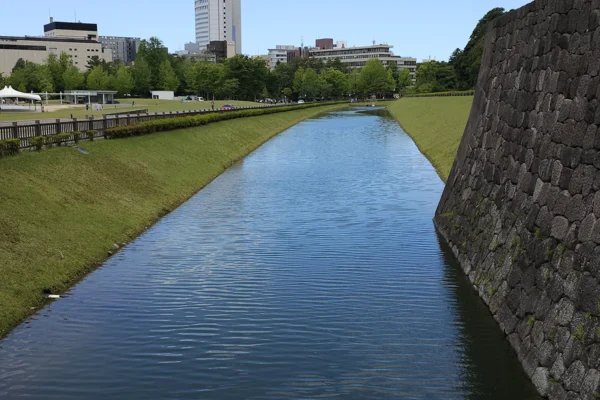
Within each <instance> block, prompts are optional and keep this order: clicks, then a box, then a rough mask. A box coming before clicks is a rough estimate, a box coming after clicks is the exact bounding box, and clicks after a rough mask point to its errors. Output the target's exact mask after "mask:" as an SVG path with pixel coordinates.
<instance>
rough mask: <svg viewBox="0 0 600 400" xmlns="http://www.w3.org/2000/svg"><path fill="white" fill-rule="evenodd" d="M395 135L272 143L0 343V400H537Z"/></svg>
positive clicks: (384, 130)
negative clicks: (448, 244)
mask: <svg viewBox="0 0 600 400" xmlns="http://www.w3.org/2000/svg"><path fill="white" fill-rule="evenodd" d="M442 189H443V184H442V182H441V181H440V180H439V178H438V177H437V175H436V173H435V171H434V169H433V168H432V167H431V166H430V164H429V163H428V162H427V160H426V159H425V158H424V157H423V156H422V155H421V154H420V153H419V151H418V150H417V148H416V147H415V145H414V144H413V142H412V141H411V140H410V138H409V137H407V136H406V135H405V134H404V133H403V132H402V130H401V129H400V128H399V127H398V125H397V124H396V123H395V122H394V121H393V120H390V119H387V118H384V117H381V116H375V115H365V114H361V113H357V112H356V111H355V110H354V111H344V112H337V113H332V114H329V115H326V116H324V117H321V118H318V119H313V120H308V121H305V122H303V123H301V124H299V125H297V126H295V127H293V128H291V129H289V130H288V131H287V132H285V133H283V134H281V135H280V136H278V137H276V138H274V139H273V140H271V141H270V142H268V143H267V144H266V145H264V146H263V147H261V148H260V149H259V150H258V151H256V152H255V153H253V154H252V155H250V156H249V157H247V158H246V159H245V160H244V161H243V162H240V163H238V164H237V165H235V166H234V167H233V168H231V169H230V170H229V171H227V172H225V173H224V174H223V175H222V176H221V177H219V178H218V179H217V180H215V181H214V182H213V183H212V184H210V185H209V186H207V187H206V188H205V189H204V190H202V191H201V192H200V193H198V194H197V195H196V196H194V197H193V198H192V199H191V200H190V201H188V202H187V203H185V204H184V205H183V206H182V207H180V208H179V209H177V210H176V211H175V212H173V213H172V214H171V215H169V216H167V217H166V218H164V219H163V220H162V221H160V222H159V223H158V224H157V225H156V226H154V227H153V228H152V229H150V230H149V231H148V232H146V233H145V234H144V235H142V236H141V237H140V238H139V239H137V240H136V241H135V242H133V243H131V244H130V245H129V246H127V247H126V248H125V249H124V250H123V251H121V252H120V253H118V254H117V255H116V256H115V257H113V258H112V259H110V260H109V261H108V262H107V263H106V265H105V266H104V267H103V268H101V269H99V270H98V271H96V272H94V273H93V274H91V275H90V276H89V277H88V278H86V279H85V280H84V281H83V282H81V283H80V284H78V285H77V286H76V287H74V288H73V289H72V290H71V291H70V292H69V293H68V294H67V296H66V297H65V298H63V299H61V300H59V301H57V302H55V303H53V304H52V305H50V306H49V307H46V308H45V309H44V310H43V311H42V312H41V313H40V314H39V315H37V316H36V317H34V318H32V319H30V320H29V321H27V322H26V323H25V324H23V325H21V326H20V327H19V328H17V329H16V330H15V331H14V332H13V333H12V334H11V335H10V336H8V337H7V338H6V339H5V340H3V341H1V342H0V397H1V398H17V397H20V396H25V397H28V398H33V399H136V398H137V399H283V398H336V397H337V398H342V399H363V398H371V399H383V398H390V399H391V398H394V399H462V398H467V399H535V398H537V397H536V396H535V394H534V393H535V392H534V390H533V388H532V386H531V385H530V384H529V383H528V380H527V378H526V377H525V375H524V373H523V372H522V371H521V367H520V365H519V364H518V362H517V361H516V359H515V358H514V357H513V355H512V352H511V350H510V346H509V345H508V343H507V342H506V341H505V340H504V338H503V336H502V334H501V333H500V330H499V328H498V327H497V326H496V324H495V322H494V320H493V319H492V317H491V316H490V315H489V313H488V311H487V310H486V308H485V306H484V305H483V304H482V303H481V301H480V300H479V299H478V297H477V296H476V294H475V293H474V292H473V291H471V289H470V287H469V285H468V283H467V280H466V278H465V277H464V276H463V274H462V272H461V271H460V269H459V268H458V267H457V265H456V264H455V261H454V259H453V258H452V256H451V255H449V253H448V252H447V251H446V249H444V248H443V247H442V245H441V244H440V241H439V239H438V237H437V236H436V233H435V230H434V227H433V224H432V222H431V218H432V215H433V213H434V210H435V207H436V205H437V202H438V199H439V197H440V194H441V191H442Z"/></svg>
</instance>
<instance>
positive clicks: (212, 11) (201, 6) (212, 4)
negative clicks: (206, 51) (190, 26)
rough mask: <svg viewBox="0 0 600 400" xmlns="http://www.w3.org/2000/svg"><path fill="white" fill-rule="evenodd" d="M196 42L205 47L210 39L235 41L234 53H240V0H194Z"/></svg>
mask: <svg viewBox="0 0 600 400" xmlns="http://www.w3.org/2000/svg"><path fill="white" fill-rule="evenodd" d="M194 1H195V16H196V43H198V45H199V46H200V47H201V48H206V46H208V45H209V44H210V42H212V41H226V42H235V51H236V54H241V53H242V15H241V14H242V4H241V3H242V2H241V0H194Z"/></svg>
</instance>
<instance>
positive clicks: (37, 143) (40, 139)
mask: <svg viewBox="0 0 600 400" xmlns="http://www.w3.org/2000/svg"><path fill="white" fill-rule="evenodd" d="M29 143H30V144H31V145H32V146H34V147H35V149H36V150H37V151H42V147H44V144H46V137H45V136H36V137H32V138H31V139H29Z"/></svg>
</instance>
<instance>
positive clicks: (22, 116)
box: [0, 99, 262, 121]
mask: <svg viewBox="0 0 600 400" xmlns="http://www.w3.org/2000/svg"><path fill="white" fill-rule="evenodd" d="M119 101H120V102H121V104H105V105H104V107H103V110H102V111H92V110H88V111H86V110H85V104H84V105H83V106H72V107H68V108H64V109H61V110H57V111H52V112H44V113H41V112H0V121H24V120H36V119H40V120H44V119H57V118H70V117H71V114H73V117H75V118H84V117H85V116H86V115H93V116H94V117H102V114H109V113H111V112H126V111H135V110H145V109H147V110H148V112H167V111H187V110H201V109H209V108H211V102H210V101H192V102H185V103H183V102H181V101H178V100H152V99H120V100H119ZM134 101H135V106H132V102H134ZM44 104H45V102H44ZM223 104H234V105H236V106H237V107H245V106H260V105H262V104H260V103H254V102H251V101H237V100H232V101H225V100H215V108H220V107H221V106H222V105H223ZM51 105H54V106H57V105H59V104H58V103H57V102H55V101H53V102H52V103H51ZM37 109H38V111H39V110H40V105H39V104H38V106H37Z"/></svg>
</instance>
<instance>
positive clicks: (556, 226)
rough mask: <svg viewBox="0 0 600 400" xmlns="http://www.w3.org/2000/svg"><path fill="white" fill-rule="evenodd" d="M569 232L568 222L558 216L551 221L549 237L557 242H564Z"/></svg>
mask: <svg viewBox="0 0 600 400" xmlns="http://www.w3.org/2000/svg"><path fill="white" fill-rule="evenodd" d="M568 230H569V220H567V219H566V218H565V217H562V216H558V217H555V218H554V220H553V221H552V231H551V235H552V237H553V238H556V239H558V240H564V239H565V238H566V236H567V232H568Z"/></svg>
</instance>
